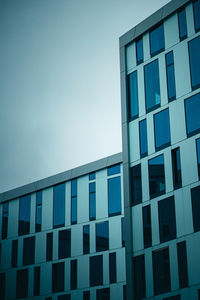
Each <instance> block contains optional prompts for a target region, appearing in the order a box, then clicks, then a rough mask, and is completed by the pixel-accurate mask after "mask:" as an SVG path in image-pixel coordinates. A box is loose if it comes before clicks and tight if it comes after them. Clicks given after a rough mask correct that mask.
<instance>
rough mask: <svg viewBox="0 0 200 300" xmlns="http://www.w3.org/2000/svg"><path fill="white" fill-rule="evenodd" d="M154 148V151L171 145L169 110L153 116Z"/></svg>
mask: <svg viewBox="0 0 200 300" xmlns="http://www.w3.org/2000/svg"><path fill="white" fill-rule="evenodd" d="M154 129H155V148H156V151H158V150H160V149H163V148H165V147H167V146H169V145H170V144H171V135H170V125H169V109H168V108H167V109H165V110H162V111H160V112H159V113H157V114H155V115H154Z"/></svg>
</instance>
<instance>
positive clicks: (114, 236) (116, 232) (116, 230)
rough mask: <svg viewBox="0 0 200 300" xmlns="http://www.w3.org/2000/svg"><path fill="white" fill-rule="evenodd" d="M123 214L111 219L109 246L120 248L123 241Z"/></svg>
mask: <svg viewBox="0 0 200 300" xmlns="http://www.w3.org/2000/svg"><path fill="white" fill-rule="evenodd" d="M121 241H122V240H121V216H120V217H118V216H117V217H112V218H110V219H109V248H110V249H115V248H120V247H121V245H122V242H121Z"/></svg>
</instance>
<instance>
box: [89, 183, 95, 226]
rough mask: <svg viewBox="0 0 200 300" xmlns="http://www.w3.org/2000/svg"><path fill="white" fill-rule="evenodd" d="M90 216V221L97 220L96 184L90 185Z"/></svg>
mask: <svg viewBox="0 0 200 300" xmlns="http://www.w3.org/2000/svg"><path fill="white" fill-rule="evenodd" d="M89 214H90V221H92V220H95V219H96V182H91V183H90V184H89Z"/></svg>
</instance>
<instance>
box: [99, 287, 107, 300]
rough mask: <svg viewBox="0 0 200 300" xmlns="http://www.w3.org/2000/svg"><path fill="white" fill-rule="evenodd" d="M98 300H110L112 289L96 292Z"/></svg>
mask: <svg viewBox="0 0 200 300" xmlns="http://www.w3.org/2000/svg"><path fill="white" fill-rule="evenodd" d="M96 299H97V300H110V289H109V288H104V289H99V290H97V291H96Z"/></svg>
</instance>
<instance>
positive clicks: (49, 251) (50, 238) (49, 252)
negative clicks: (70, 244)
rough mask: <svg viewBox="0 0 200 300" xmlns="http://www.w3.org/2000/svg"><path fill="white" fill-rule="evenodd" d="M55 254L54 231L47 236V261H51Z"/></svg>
mask: <svg viewBox="0 0 200 300" xmlns="http://www.w3.org/2000/svg"><path fill="white" fill-rule="evenodd" d="M52 256H53V232H49V233H47V236H46V261H51V260H52Z"/></svg>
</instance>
